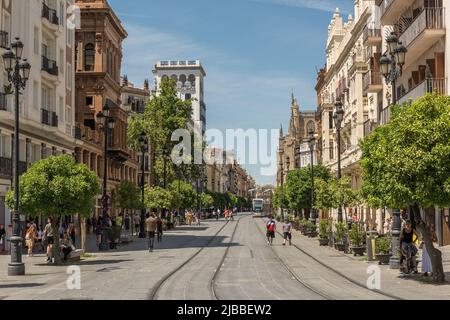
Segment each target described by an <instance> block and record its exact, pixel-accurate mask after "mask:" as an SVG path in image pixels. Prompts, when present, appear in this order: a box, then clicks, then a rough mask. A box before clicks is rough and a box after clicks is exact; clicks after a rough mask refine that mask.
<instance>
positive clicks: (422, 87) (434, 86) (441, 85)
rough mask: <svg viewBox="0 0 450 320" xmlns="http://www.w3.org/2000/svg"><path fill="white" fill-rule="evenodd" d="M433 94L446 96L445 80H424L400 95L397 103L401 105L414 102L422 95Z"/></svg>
mask: <svg viewBox="0 0 450 320" xmlns="http://www.w3.org/2000/svg"><path fill="white" fill-rule="evenodd" d="M433 92H436V93H437V94H440V95H446V94H447V79H425V80H424V81H422V82H421V83H419V84H418V85H417V86H415V87H414V88H412V89H411V90H409V91H408V92H406V93H403V94H401V95H400V97H399V100H398V103H399V104H402V103H405V102H408V101H409V100H412V101H415V100H417V99H418V98H420V97H422V96H423V95H425V94H427V93H433Z"/></svg>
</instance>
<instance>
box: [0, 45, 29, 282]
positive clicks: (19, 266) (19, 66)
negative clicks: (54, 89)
mask: <svg viewBox="0 0 450 320" xmlns="http://www.w3.org/2000/svg"><path fill="white" fill-rule="evenodd" d="M23 47H24V45H23V43H22V42H21V41H20V39H19V38H16V40H15V41H14V42H13V43H12V44H11V48H12V51H11V50H8V51H7V52H6V53H4V54H3V55H2V58H3V62H4V67H5V71H6V72H7V73H8V81H9V82H10V83H11V84H12V85H13V86H14V93H15V100H16V101H15V102H16V105H15V107H16V109H15V113H14V162H13V163H14V166H13V177H14V213H13V234H12V236H11V238H10V239H9V241H10V242H11V262H10V263H9V264H8V276H23V275H25V264H24V263H23V262H22V237H21V230H22V228H21V226H20V213H19V95H20V89H25V86H26V83H27V81H28V78H29V77H30V69H31V65H30V64H29V63H28V62H27V59H22V53H23Z"/></svg>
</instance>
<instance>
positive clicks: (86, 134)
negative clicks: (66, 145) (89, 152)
mask: <svg viewBox="0 0 450 320" xmlns="http://www.w3.org/2000/svg"><path fill="white" fill-rule="evenodd" d="M75 139H78V140H82V141H86V142H90V143H93V144H96V145H100V144H102V143H103V135H102V133H101V132H100V131H97V130H92V129H91V128H89V127H86V126H84V125H82V124H79V123H77V125H76V127H75Z"/></svg>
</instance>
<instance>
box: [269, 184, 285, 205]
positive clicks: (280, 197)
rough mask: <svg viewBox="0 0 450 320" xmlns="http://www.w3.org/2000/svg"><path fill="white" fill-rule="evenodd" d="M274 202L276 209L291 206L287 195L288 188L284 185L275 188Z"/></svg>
mask: <svg viewBox="0 0 450 320" xmlns="http://www.w3.org/2000/svg"><path fill="white" fill-rule="evenodd" d="M272 204H273V207H274V208H275V209H287V208H289V199H288V197H287V195H286V188H285V187H284V186H279V187H276V188H275V192H274V195H273V199H272Z"/></svg>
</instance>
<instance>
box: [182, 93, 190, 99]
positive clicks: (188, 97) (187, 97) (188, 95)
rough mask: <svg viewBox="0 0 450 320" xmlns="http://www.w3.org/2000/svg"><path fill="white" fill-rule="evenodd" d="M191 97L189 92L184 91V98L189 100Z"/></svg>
mask: <svg viewBox="0 0 450 320" xmlns="http://www.w3.org/2000/svg"><path fill="white" fill-rule="evenodd" d="M191 97H192V95H191V94H190V93H186V95H185V96H184V98H185V99H186V100H190V99H191Z"/></svg>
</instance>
